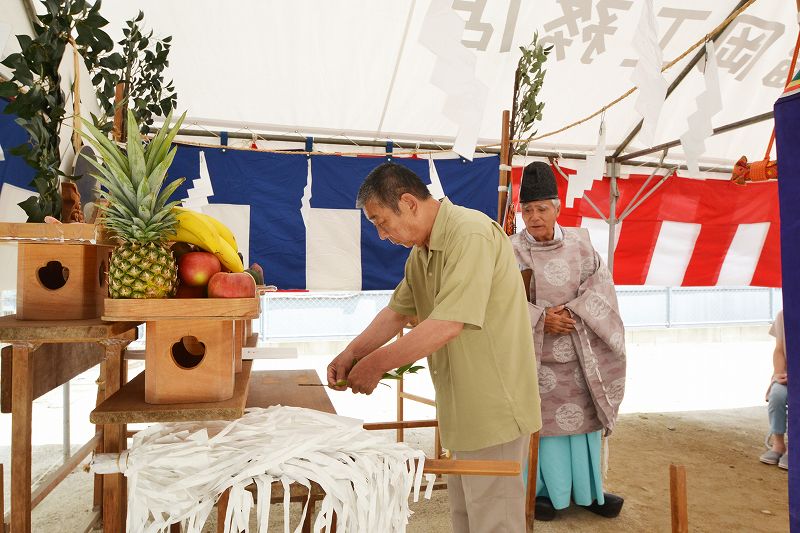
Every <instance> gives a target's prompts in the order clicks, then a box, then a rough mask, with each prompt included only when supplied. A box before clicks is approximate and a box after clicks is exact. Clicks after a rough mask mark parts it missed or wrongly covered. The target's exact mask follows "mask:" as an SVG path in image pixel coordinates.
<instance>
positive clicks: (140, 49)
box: [92, 11, 178, 140]
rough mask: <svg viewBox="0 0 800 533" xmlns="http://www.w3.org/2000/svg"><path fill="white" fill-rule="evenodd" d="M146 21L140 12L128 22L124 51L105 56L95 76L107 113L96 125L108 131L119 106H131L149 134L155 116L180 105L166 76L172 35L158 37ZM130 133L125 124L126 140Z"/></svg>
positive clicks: (97, 119)
mask: <svg viewBox="0 0 800 533" xmlns="http://www.w3.org/2000/svg"><path fill="white" fill-rule="evenodd" d="M143 20H144V13H143V12H141V11H139V14H138V15H137V16H136V17H135V18H133V19H131V20H129V21H127V22H126V23H125V28H123V30H122V33H123V35H124V38H123V39H122V40H121V41H119V42H118V43H117V44H119V45H120V47H121V52H114V53H112V54H109V55H108V56H106V57H104V58H102V59H101V60H100V62H99V65H98V68H97V70H96V72H95V73H94V76H93V78H92V83H93V85H94V86H95V87H97V91H98V95H99V96H100V101H101V103H102V107H103V115H102V116H101V117H94V116H93V117H92V119H93V122H94V124H95V127H97V129H99V130H100V131H103V132H105V133H108V132H110V131H111V128H112V126H113V120H112V119H113V116H114V114H115V112H116V111H117V110H118V109H119V108H122V109H131V110H132V111H133V115H134V116H135V117H136V120H137V122H138V124H139V125H140V132H141V133H147V132H149V131H150V126H151V125H152V124H153V116H154V115H162V116H167V115H168V114H169V113H170V112H171V111H173V110H174V109H175V107H176V105H177V100H178V95H177V92H176V91H175V86H174V84H173V82H172V81H171V80H170V81H169V82H167V81H165V79H164V70H165V69H166V68H167V67H168V66H169V52H170V49H171V46H172V44H171V43H172V37H171V36H167V37H164V38H163V39H157V38H155V37H154V36H153V30H150V31H149V32H145V31H144V29H143V28H142V26H141V24H140V23H141V22H142V21H143ZM119 84H122V95H121V99H120V100H119V101H116V90H117V86H118V85H119ZM123 116H126V115H124V114H123ZM126 132H127V128H126V127H125V126H124V125H123V127H122V133H123V140H124V137H125V134H126Z"/></svg>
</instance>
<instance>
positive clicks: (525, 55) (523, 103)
mask: <svg viewBox="0 0 800 533" xmlns="http://www.w3.org/2000/svg"><path fill="white" fill-rule="evenodd" d="M552 49H553V46H552V45H550V46H547V47H545V46H543V45H541V44H540V43H539V34H538V33H535V34H534V35H533V40H532V41H531V44H529V45H528V46H527V47H520V50H521V51H522V57H520V58H519V62H518V63H517V71H516V74H515V76H514V102H513V107H512V110H511V132H510V133H511V138H512V139H527V140H526V141H524V142H521V143H516V144H515V145H513V146H514V149H513V152H516V153H517V154H524V153H525V151H526V150H527V149H528V144H529V143H530V140H531V139H532V138H533V137H534V136H535V135H536V130H534V129H533V127H534V124H535V123H536V121H538V120H541V119H542V110H543V109H544V102H540V101H539V99H538V98H539V92H540V91H541V90H542V85H543V84H544V76H545V73H546V72H547V71H546V70H545V69H544V64H545V62H546V61H547V55H548V54H549V53H550V51H551V50H552ZM513 152H512V153H513Z"/></svg>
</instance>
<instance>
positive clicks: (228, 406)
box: [89, 361, 253, 424]
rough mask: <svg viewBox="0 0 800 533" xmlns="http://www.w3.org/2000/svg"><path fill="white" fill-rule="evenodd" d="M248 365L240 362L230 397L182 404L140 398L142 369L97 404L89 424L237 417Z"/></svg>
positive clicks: (247, 383)
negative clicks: (240, 369) (151, 401)
mask: <svg viewBox="0 0 800 533" xmlns="http://www.w3.org/2000/svg"><path fill="white" fill-rule="evenodd" d="M252 365H253V362H252V361H245V362H244V363H243V364H242V371H241V372H240V373H239V374H237V375H236V384H235V386H234V392H233V397H232V398H230V399H228V400H224V401H221V402H206V403H185V404H150V403H147V402H146V401H145V399H144V383H145V373H146V372H147V370H145V371H144V372H142V373H141V374H139V375H138V376H136V377H135V378H133V379H132V380H131V381H129V382H128V383H127V384H125V385H124V386H123V387H122V388H121V389H120V390H119V391H117V392H116V393H115V394H114V395H112V396H111V397H110V398H108V399H107V400H106V401H104V402H103V403H101V404H100V405H99V406H97V408H96V409H95V410H94V411H92V412H91V414H90V415H89V420H90V421H91V422H92V423H93V424H138V423H152V422H188V421H195V420H234V419H236V418H240V417H241V416H242V415H243V414H244V409H245V404H246V402H247V395H248V392H249V388H250V369H251V368H252Z"/></svg>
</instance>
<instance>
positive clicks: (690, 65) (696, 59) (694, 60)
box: [611, 0, 800, 159]
mask: <svg viewBox="0 0 800 533" xmlns="http://www.w3.org/2000/svg"><path fill="white" fill-rule="evenodd" d="M746 1H747V0H740V1H739V2H737V4H736V7H734V8H733V9H732V10H731V12H730V13H728V16H730V15H731V14H733V13H735V12H736V11H737V10H738V9H739V8H740V7H742V6H743V5H744V4H745V2H746ZM797 2H798V3H800V0H797ZM726 18H727V17H726ZM731 22H733V21H731ZM731 22H728V24H726V25H725V26H723V27H722V28H720V29H719V33H717V34H716V35H712V36H711V41H712V42H714V43H716V42H717V39H718V38H719V36H720V35H722V32H724V31H725V29H726V28H727V27H728V26H729V25H730V24H731ZM705 54H706V49H705V47H703V48H701V49H700V50H699V51H698V52H697V53H696V54H695V55H694V57H692V59H691V61H689V63H687V64H686V66H685V67H683V70H681V72H680V73H679V74H678V75H677V76H676V77H675V79H674V80H672V83H670V84H669V87H668V88H667V94H666V96H665V97H664V99H665V100H666V99H667V98H669V95H670V94H672V91H674V90H675V89H677V88H678V85H680V84H681V82H682V81H683V79H684V78H685V77H686V76H687V75H688V74H689V73H690V72H691V71H692V69H693V68H694V67H695V65H697V63H698V62H699V61H700V59H702V58H703V56H705ZM642 124H644V119H641V120H639V122H638V124H636V126H635V127H634V128H633V129H632V130H631V132H630V133H629V134H628V136H627V137H625V139H624V140H623V141H622V142H621V143H619V146H617V149H616V150H614V153H613V154H612V155H611V157H612V158H615V159H617V158H619V156H620V155H621V154H622V151H623V150H624V149H625V148H627V147H628V145H629V144H630V142H631V141H632V140H633V139H634V138H635V137H636V135H638V134H639V130H641V129H642Z"/></svg>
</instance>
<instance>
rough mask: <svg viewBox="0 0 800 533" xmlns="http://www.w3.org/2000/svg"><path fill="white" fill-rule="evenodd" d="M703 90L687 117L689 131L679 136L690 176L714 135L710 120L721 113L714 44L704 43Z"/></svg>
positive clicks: (695, 173) (710, 42)
mask: <svg viewBox="0 0 800 533" xmlns="http://www.w3.org/2000/svg"><path fill="white" fill-rule="evenodd" d="M703 80H704V82H705V89H704V90H703V92H701V93H700V95H699V96H698V97H697V99H696V102H697V110H696V111H695V112H694V113H692V114H691V115H689V120H688V122H689V129H688V130H687V131H686V133H684V134H683V135H681V145H682V146H683V153H684V155H685V156H686V166H687V167H688V169H689V173H690V174H694V175H697V174H698V173H699V172H700V168H699V166H698V159H699V158H700V156H701V155H703V154H704V153H705V151H706V139H708V138H709V137H711V135H712V134H713V133H714V127H713V126H712V125H711V118H712V117H713V116H714V115H716V114H717V113H719V112H720V111H722V95H721V93H720V89H719V70H718V68H717V56H716V54H715V53H714V43H713V42H712V41H709V42H707V43H706V61H705V74H704V75H703Z"/></svg>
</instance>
